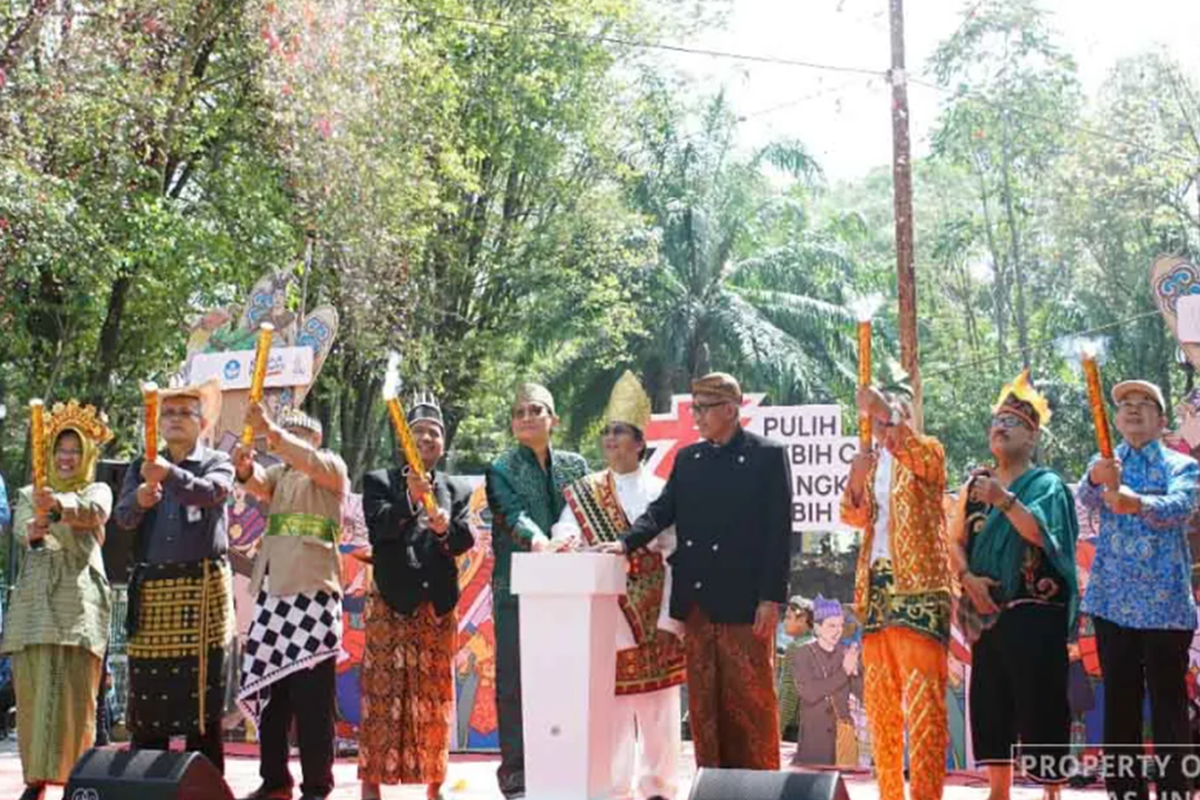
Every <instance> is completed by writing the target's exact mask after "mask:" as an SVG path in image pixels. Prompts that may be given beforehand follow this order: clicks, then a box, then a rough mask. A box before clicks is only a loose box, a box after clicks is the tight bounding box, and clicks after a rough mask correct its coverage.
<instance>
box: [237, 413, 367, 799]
mask: <svg viewBox="0 0 1200 800" xmlns="http://www.w3.org/2000/svg"><path fill="white" fill-rule="evenodd" d="M246 424H247V425H248V426H249V427H250V429H251V430H252V432H253V434H254V435H255V436H262V437H265V439H266V442H267V447H268V448H269V450H270V452H271V453H272V454H273V455H275V456H277V457H278V458H279V459H280V461H281V462H282V463H280V464H275V465H273V466H271V467H266V468H264V467H263V466H262V465H261V464H259V463H257V462H256V461H255V459H254V450H253V449H252V448H251V447H249V446H247V445H245V444H241V445H239V446H238V447H237V448H236V449H235V450H234V451H233V462H234V466H235V468H236V469H237V479H238V481H239V482H241V483H242V484H244V485H245V487H246V491H247V492H249V493H250V494H253V495H255V496H256V497H258V498H260V499H261V500H262V501H263V502H264V503H266V504H268V507H269V515H270V516H269V518H268V522H267V531H266V534H265V535H264V536H263V538H262V544H261V546H260V548H259V551H258V554H257V556H256V557H255V561H254V572H253V574H252V575H251V577H250V593H251V595H253V596H254V598H255V601H254V617H253V622H251V624H250V630H249V631H248V632H247V634H246V647H245V654H244V656H243V659H242V683H241V690H240V691H239V692H238V706H239V707H240V708H241V709H242V712H243V713H244V714H245V715H246V716H247V717H248V718H250V719H251V720H253V721H254V723H255V726H256V727H257V728H258V734H259V744H260V749H261V754H262V755H261V763H260V765H259V775H260V776H261V777H262V786H261V787H259V789H258V790H257V791H255V792H254V793H253V794H251V795H249V796H248V800H251V799H252V800H291V796H292V775H291V773H290V772H289V770H288V750H289V746H288V730H289V728H290V727H291V722H292V718H293V717H295V720H296V730H297V734H298V737H299V742H300V765H301V768H302V769H303V771H304V780H303V782H302V783H301V784H300V790H301V792H302V794H301V798H302V800H319V798H324V797H325V796H327V795H328V794H329V793H330V792H332V791H333V757H334V723H335V714H336V705H337V704H336V694H335V682H336V679H337V674H336V666H337V654H338V649H339V644H340V642H341V638H342V585H341V562H340V561H339V557H338V549H337V548H338V541H339V540H340V539H341V531H342V501H343V499H344V498H345V496H346V492H347V490H348V488H349V487H348V476H347V470H346V463H345V462H344V461H342V459H341V458H340V457H339V456H338V455H337V454H335V453H332V452H330V451H328V450H323V449H321V438H322V427H321V423H320V422H318V421H317V420H315V419H313V418H312V417H310V416H308V415H307V414H305V413H304V412H302V411H299V410H296V409H286V410H284V411H283V413H281V414H280V415H279V419H278V422H272V421H271V419H269V418H268V416H267V413H266V411H265V410H264V408H263V405H262V403H251V404H250V406H249V407H248V408H247V410H246Z"/></svg>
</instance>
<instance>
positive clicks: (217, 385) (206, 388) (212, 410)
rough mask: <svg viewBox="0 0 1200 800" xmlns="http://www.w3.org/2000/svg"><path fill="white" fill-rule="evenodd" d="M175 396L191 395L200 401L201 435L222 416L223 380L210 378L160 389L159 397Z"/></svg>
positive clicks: (160, 398) (166, 398)
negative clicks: (186, 384) (200, 381)
mask: <svg viewBox="0 0 1200 800" xmlns="http://www.w3.org/2000/svg"><path fill="white" fill-rule="evenodd" d="M173 397H191V398H194V399H196V400H199V401H200V435H201V436H204V434H206V433H207V432H208V431H210V430H212V427H213V426H214V425H216V424H217V419H218V418H220V416H221V380H220V378H209V379H208V380H206V381H205V382H204V383H200V384H190V385H188V386H175V387H171V388H169V389H159V390H158V398H159V400H160V401H162V400H170V399H171V398H173Z"/></svg>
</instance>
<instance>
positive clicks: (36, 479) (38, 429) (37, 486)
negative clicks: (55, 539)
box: [29, 399, 46, 548]
mask: <svg viewBox="0 0 1200 800" xmlns="http://www.w3.org/2000/svg"><path fill="white" fill-rule="evenodd" d="M45 412H46V407H45V405H44V404H43V403H42V401H41V400H37V399H34V400H30V401H29V452H30V457H31V459H32V461H33V490H34V492H35V493H37V492H40V491H41V490H42V489H45V488H46V417H45ZM37 518H38V521H39V522H40V521H43V520H44V519H45V515H44V514H43V513H42V512H41V511H38V512H37ZM44 544H45V543H44V542H43V541H42V537H41V536H38V537H37V538H36V539H33V538H31V539H30V540H29V546H30V547H34V548H37V547H42V546H43V545H44Z"/></svg>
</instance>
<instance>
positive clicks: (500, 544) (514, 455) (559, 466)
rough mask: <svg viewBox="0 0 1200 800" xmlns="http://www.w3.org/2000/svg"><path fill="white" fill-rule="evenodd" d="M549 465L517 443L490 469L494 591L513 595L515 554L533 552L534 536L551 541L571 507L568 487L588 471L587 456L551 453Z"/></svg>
mask: <svg viewBox="0 0 1200 800" xmlns="http://www.w3.org/2000/svg"><path fill="white" fill-rule="evenodd" d="M546 466H547V469H542V467H541V465H540V464H538V460H537V456H536V455H534V453H533V451H532V450H530V449H529V448H528V447H525V446H524V445H518V446H517V447H514V448H512V449H510V450H508V451H506V452H505V453H503V454H502V455H501V456H500V457H499V458H497V459H496V460H495V461H494V462H492V466H491V468H490V469H488V473H487V498H488V508H489V509H490V510H491V512H492V552H493V553H494V554H495V557H496V563H495V567H494V569H493V571H492V586H493V591H494V592H497V593H503V594H507V593H508V592H509V580H510V577H511V575H512V554H513V553H527V552H529V549H530V547H531V545H532V543H533V539H534V537H535V536H545V537H546V538H550V526H551V525H553V524H554V523H555V521H556V520H557V519H558V517H559V515H560V514H561V513H562V510H563V506H565V505H566V500H565V499H564V497H563V489H564V488H566V486H567V485H568V484H569V483H571V482H572V481H576V480H578V479H580V478H582V477H583V476H584V475H586V474H588V472H589V470H588V465H587V462H586V461H584V459H583V456H581V455H579V454H578V453H568V452H566V451H562V450H551V451H550V455H549V457H548V459H547V462H546Z"/></svg>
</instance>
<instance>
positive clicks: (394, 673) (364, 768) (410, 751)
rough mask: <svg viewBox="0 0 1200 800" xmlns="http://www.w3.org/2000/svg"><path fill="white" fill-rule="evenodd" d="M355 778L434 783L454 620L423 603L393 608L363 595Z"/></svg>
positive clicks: (441, 758)
mask: <svg viewBox="0 0 1200 800" xmlns="http://www.w3.org/2000/svg"><path fill="white" fill-rule="evenodd" d="M366 624H367V645H366V650H365V651H364V653H363V664H362V724H361V725H360V727H359V729H358V778H359V780H361V781H365V782H367V783H381V784H397V783H424V784H430V783H441V782H442V781H444V780H445V779H446V767H447V764H448V762H449V760H450V720H451V717H452V716H453V714H454V673H453V671H452V670H453V662H454V651H455V642H456V639H457V631H458V620H457V617H456V615H455V613H454V610H453V609H451V610H450V611H449V612H448V613H447V614H446V615H445V616H442V617H439V616H437V614H436V613H435V612H434V610H433V606H432V605H431V604H429V603H422V604H421V605H420V606H418V607H417V610H416V611H414V612H413V613H412V614H411V615H404V614H398V613H396V611H394V610H393V609H392V608H391V607H389V606H388V604H387V603H385V602H384V601H383V598H381V597H380V596H379V595H375V594H372V595H371V596H370V597H368V598H367V614H366Z"/></svg>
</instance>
